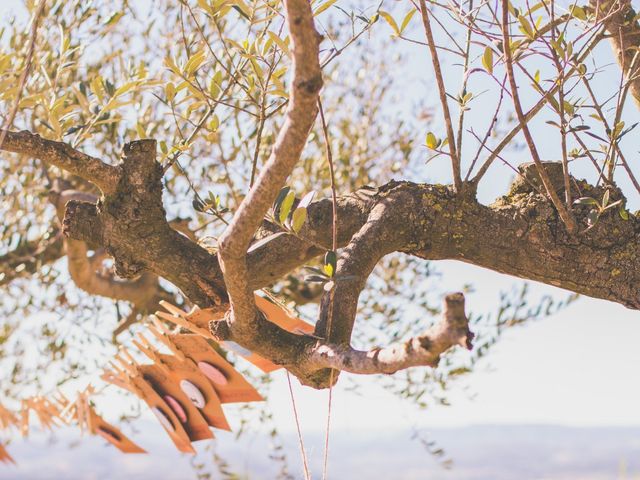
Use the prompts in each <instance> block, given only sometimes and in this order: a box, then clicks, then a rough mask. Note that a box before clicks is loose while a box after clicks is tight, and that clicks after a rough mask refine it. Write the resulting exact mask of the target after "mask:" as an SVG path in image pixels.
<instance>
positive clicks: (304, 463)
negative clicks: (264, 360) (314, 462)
mask: <svg viewBox="0 0 640 480" xmlns="http://www.w3.org/2000/svg"><path fill="white" fill-rule="evenodd" d="M285 372H286V373H287V383H288V384H289V394H290V395H291V405H293V416H294V418H295V420H296V429H297V430H298V443H299V444H300V452H301V453H302V466H303V467H304V478H305V480H311V475H309V465H308V463H307V453H306V452H305V450H304V442H303V441H302V431H301V430H300V420H299V418H298V409H297V408H296V399H295V397H294V396H293V388H292V387H291V376H290V375H289V370H285Z"/></svg>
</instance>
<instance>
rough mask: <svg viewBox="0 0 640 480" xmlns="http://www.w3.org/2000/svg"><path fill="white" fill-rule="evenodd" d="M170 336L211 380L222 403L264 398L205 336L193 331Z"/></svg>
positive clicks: (255, 400)
mask: <svg viewBox="0 0 640 480" xmlns="http://www.w3.org/2000/svg"><path fill="white" fill-rule="evenodd" d="M169 338H170V339H171V341H172V342H173V343H174V344H175V345H176V347H178V348H179V349H180V350H181V351H182V352H183V353H184V355H186V356H187V357H189V358H191V359H192V360H193V363H194V364H195V365H196V366H197V367H198V369H199V370H200V371H201V372H202V373H203V374H204V375H205V377H207V378H208V379H209V382H210V383H211V385H212V386H213V388H214V389H215V391H216V393H217V394H218V397H219V398H220V401H221V402H222V403H235V402H260V401H263V400H264V398H263V397H262V395H260V394H259V393H258V391H257V390H256V389H255V388H254V387H253V386H252V385H251V384H250V383H249V382H247V381H246V380H245V378H244V377H243V376H242V375H241V374H240V372H238V371H237V370H236V369H235V368H233V365H231V364H230V363H229V362H227V360H225V358H224V357H223V356H222V355H220V354H219V353H218V352H216V351H215V350H214V349H213V347H212V346H211V345H209V343H208V342H207V340H206V339H205V338H203V337H201V336H200V335H194V334H173V335H170V336H169Z"/></svg>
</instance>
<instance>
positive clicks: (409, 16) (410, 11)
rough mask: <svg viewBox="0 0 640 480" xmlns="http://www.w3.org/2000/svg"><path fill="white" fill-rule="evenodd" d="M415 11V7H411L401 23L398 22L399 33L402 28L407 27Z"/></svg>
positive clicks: (402, 30)
mask: <svg viewBox="0 0 640 480" xmlns="http://www.w3.org/2000/svg"><path fill="white" fill-rule="evenodd" d="M416 12H417V10H416V9H415V8H412V9H411V10H409V13H407V14H406V15H405V17H404V19H403V20H402V23H401V24H400V33H402V32H404V29H405V28H407V25H409V22H410V21H411V18H412V17H413V16H414V15H415V13H416Z"/></svg>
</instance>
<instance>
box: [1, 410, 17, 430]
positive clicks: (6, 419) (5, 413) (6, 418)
mask: <svg viewBox="0 0 640 480" xmlns="http://www.w3.org/2000/svg"><path fill="white" fill-rule="evenodd" d="M18 423H19V420H18V417H17V416H16V414H15V413H13V412H12V411H11V410H8V409H7V408H5V407H4V406H2V405H0V430H6V429H7V428H11V427H17V426H18Z"/></svg>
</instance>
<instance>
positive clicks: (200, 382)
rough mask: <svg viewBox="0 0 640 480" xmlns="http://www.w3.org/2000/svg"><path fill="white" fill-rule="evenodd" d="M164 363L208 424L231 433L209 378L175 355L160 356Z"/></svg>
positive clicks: (194, 366) (192, 364)
mask: <svg viewBox="0 0 640 480" xmlns="http://www.w3.org/2000/svg"><path fill="white" fill-rule="evenodd" d="M158 356H159V358H160V359H161V361H162V363H163V364H164V365H166V366H167V368H168V369H169V370H170V371H171V374H172V375H173V376H174V380H175V381H176V383H177V384H178V385H179V386H180V389H181V390H182V392H183V393H184V394H185V395H186V396H187V397H188V398H189V399H190V400H191V403H192V404H193V405H194V406H195V407H196V408H197V409H198V410H200V413H201V414H202V416H203V417H204V418H205V420H206V421H207V423H208V424H209V425H210V426H212V427H215V428H220V429H222V430H227V431H230V430H231V428H230V427H229V423H228V422H227V418H226V417H225V415H224V412H223V411H222V405H221V401H220V398H219V397H218V394H217V393H216V390H215V389H214V388H213V385H212V384H211V382H209V380H208V379H207V377H206V376H205V375H204V373H202V372H201V371H200V369H198V367H197V366H196V364H195V363H194V362H193V361H191V360H190V359H186V361H181V360H179V359H178V358H176V357H174V356H173V355H164V354H159V355H158Z"/></svg>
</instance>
